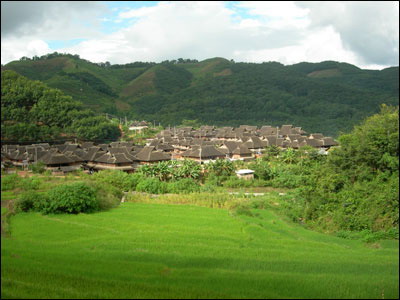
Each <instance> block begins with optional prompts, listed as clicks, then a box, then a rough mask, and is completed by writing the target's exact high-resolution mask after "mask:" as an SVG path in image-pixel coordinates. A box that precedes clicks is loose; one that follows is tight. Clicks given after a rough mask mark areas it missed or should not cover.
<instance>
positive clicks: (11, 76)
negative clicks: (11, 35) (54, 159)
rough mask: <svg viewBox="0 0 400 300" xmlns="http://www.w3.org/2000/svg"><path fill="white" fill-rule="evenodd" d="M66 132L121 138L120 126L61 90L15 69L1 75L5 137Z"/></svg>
mask: <svg viewBox="0 0 400 300" xmlns="http://www.w3.org/2000/svg"><path fill="white" fill-rule="evenodd" d="M62 135H64V136H65V135H67V136H69V137H76V138H79V139H83V140H104V139H111V140H112V139H117V138H118V137H119V135H120V131H119V128H118V127H117V126H116V125H114V124H111V123H110V122H109V121H108V120H107V119H106V118H105V117H103V116H96V115H95V114H94V112H92V111H91V110H88V109H83V106H82V104H81V103H80V102H77V101H74V100H73V99H72V98H71V97H70V96H66V95H64V94H63V93H62V92H61V91H60V90H57V89H52V88H49V87H47V86H46V85H45V84H43V83H41V82H39V81H32V80H29V79H27V78H25V77H23V76H21V75H18V74H17V73H15V72H13V71H2V76H1V136H2V140H5V141H9V140H11V141H36V142H37V141H43V140H54V139H60V138H61V137H62Z"/></svg>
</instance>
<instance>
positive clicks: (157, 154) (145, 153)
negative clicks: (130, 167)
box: [135, 146, 171, 162]
mask: <svg viewBox="0 0 400 300" xmlns="http://www.w3.org/2000/svg"><path fill="white" fill-rule="evenodd" d="M135 156H136V158H137V159H138V160H139V161H146V162H150V161H162V160H170V159H171V157H170V156H169V155H167V154H166V153H164V152H162V151H155V147H154V146H146V147H144V148H143V149H142V150H141V151H139V152H137V153H136V154H135Z"/></svg>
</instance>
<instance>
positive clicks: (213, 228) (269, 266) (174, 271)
mask: <svg viewBox="0 0 400 300" xmlns="http://www.w3.org/2000/svg"><path fill="white" fill-rule="evenodd" d="M10 228H11V236H10V237H2V243H1V298H2V299H11V298H42V299H43V298H71V299H73V298H91V299H93V298H111V299H118V298H153V299H154V298H167V299H176V298H197V299H199V298H210V299H221V298H222V299H227V298H235V299H236V298H264V299H271V298H272V299H277V298H285V299H289V298H297V299H299V298H308V299H310V298H318V299H328V298H336V299H337V298H343V299H366V298H369V299H371V298H374V299H398V298H399V244H398V241H397V240H384V241H379V242H378V243H374V244H365V243H364V242H362V241H360V240H346V239H342V238H338V237H335V236H331V235H326V234H322V233H317V232H313V231H310V230H306V229H304V228H303V227H301V226H299V225H296V224H291V223H287V222H285V221H283V220H282V219H281V218H280V217H279V216H277V215H276V214H275V213H274V212H272V211H271V210H268V209H263V210H260V209H259V210H257V214H255V215H253V216H249V215H237V214H234V213H232V211H230V210H227V209H217V208H207V207H199V206H192V205H174V204H155V203H128V202H125V203H122V204H121V205H120V206H119V207H118V208H115V209H112V210H109V211H105V212H99V213H93V214H78V215H41V214H40V213H33V212H32V213H19V214H17V215H15V216H13V217H12V218H11V219H10Z"/></svg>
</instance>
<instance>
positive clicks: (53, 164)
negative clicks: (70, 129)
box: [38, 151, 81, 172]
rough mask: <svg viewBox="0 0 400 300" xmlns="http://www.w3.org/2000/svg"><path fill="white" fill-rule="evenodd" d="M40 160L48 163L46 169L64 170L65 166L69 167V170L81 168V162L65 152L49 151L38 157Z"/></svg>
mask: <svg viewBox="0 0 400 300" xmlns="http://www.w3.org/2000/svg"><path fill="white" fill-rule="evenodd" d="M38 161H41V162H43V163H44V164H45V165H46V169H47V170H51V171H53V172H60V171H61V172H64V171H63V168H64V167H69V168H68V170H69V171H73V170H78V169H80V168H81V163H80V162H76V161H74V160H73V159H72V158H69V157H68V156H66V155H65V154H64V153H61V152H58V151H55V152H51V151H48V152H47V153H46V154H45V155H44V156H42V157H41V158H40V159H38Z"/></svg>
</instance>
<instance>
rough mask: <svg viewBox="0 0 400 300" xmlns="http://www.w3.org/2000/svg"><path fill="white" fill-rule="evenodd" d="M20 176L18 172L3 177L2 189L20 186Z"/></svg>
mask: <svg viewBox="0 0 400 300" xmlns="http://www.w3.org/2000/svg"><path fill="white" fill-rule="evenodd" d="M20 179H21V178H20V177H19V176H18V174H11V175H7V176H4V177H2V178H1V190H2V191H9V190H13V189H15V188H16V187H17V186H18V183H19V181H20Z"/></svg>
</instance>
